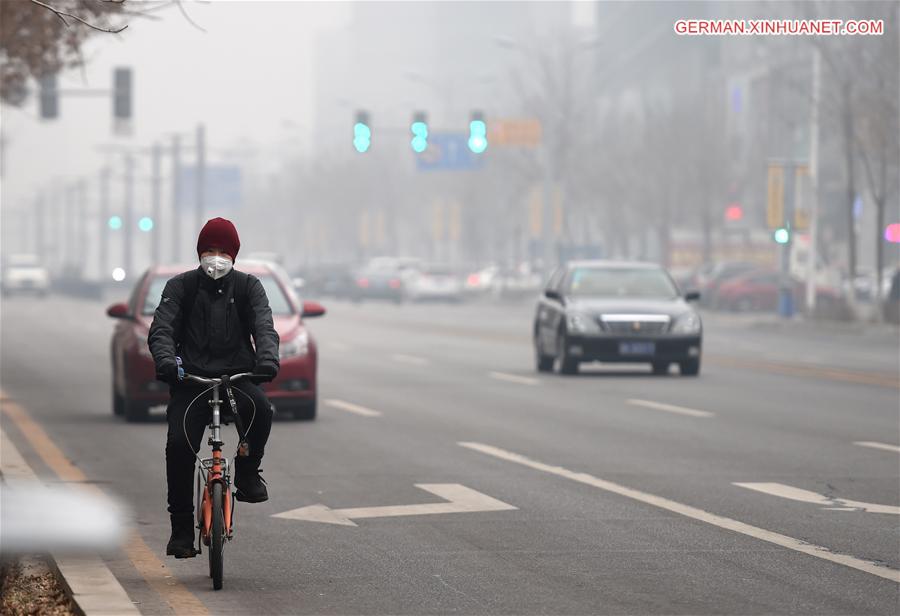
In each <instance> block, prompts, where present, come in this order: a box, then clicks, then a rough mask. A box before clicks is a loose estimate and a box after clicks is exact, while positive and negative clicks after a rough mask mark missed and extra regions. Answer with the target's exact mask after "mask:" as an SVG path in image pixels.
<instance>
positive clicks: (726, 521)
mask: <svg viewBox="0 0 900 616" xmlns="http://www.w3.org/2000/svg"><path fill="white" fill-rule="evenodd" d="M457 444H458V445H459V446H460V447H465V448H466V449H471V450H473V451H478V452H480V453H483V454H485V455H488V456H493V457H495V458H499V459H500V460H506V461H507V462H513V463H515V464H521V465H522V466H525V467H528V468H531V469H534V470H537V471H541V472H544V473H550V474H551V475H556V476H558V477H564V478H566V479H569V480H571V481H577V482H578V483H583V484H585V485H589V486H592V487H595V488H597V489H600V490H605V491H606V492H612V493H613V494H618V495H620V496H624V497H626V498H630V499H632V500H636V501H638V502H641V503H644V504H647V505H651V506H653V507H658V508H660V509H664V510H666V511H671V512H672V513H677V514H678V515H683V516H686V517H688V518H691V519H693V520H698V521H700V522H705V523H706V524H711V525H712V526H717V527H719V528H724V529H726V530H730V531H734V532H736V533H741V534H742V535H747V536H748V537H753V538H755V539H759V540H761V541H766V542H768V543H772V544H774V545H779V546H781V547H783V548H787V549H789V550H794V551H795V552H800V553H801V554H806V555H808V556H815V557H816V558H821V559H822V560H827V561H829V562H833V563H837V564H839V565H844V566H845V567H851V568H853V569H856V570H858V571H863V572H864V573H869V574H871V575H876V576H878V577H881V578H884V579H887V580H891V581H892V582H897V583H900V571H897V570H896V569H891V568H889V567H884V566H882V565H879V564H878V563H874V562H872V561H869V560H863V559H861V558H856V557H855V556H849V555H847V554H836V553H834V552H832V551H831V550H829V549H828V548H824V547H822V546H819V545H815V544H812V543H807V542H805V541H800V540H799V539H794V538H793V537H788V536H787V535H782V534H780V533H775V532H772V531H770V530H766V529H764V528H759V527H758V526H751V525H750V524H746V523H744V522H741V521H739V520H733V519H731V518H726V517H724V516H721V515H716V514H714V513H710V512H708V511H704V510H703V509H698V508H697V507H691V506H690V505H685V504H683V503H679V502H677V501H673V500H669V499H668V498H663V497H661V496H656V495H654V494H648V493H647V492H641V491H640V490H635V489H634V488H629V487H627V486H623V485H621V484H618V483H613V482H612V481H607V480H605V479H601V478H599V477H594V476H593V475H589V474H587V473H576V472H575V471H570V470H569V469H567V468H563V467H561V466H553V465H550V464H544V463H543V462H538V461H537V460H532V459H531V458H527V457H525V456H523V455H521V454H518V453H513V452H512V451H506V450H505V449H500V448H499V447H494V446H492V445H484V444H482V443H457Z"/></svg>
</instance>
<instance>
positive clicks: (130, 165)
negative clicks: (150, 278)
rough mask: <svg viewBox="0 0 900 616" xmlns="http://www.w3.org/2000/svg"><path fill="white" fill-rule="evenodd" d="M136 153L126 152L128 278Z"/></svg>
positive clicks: (125, 248)
mask: <svg viewBox="0 0 900 616" xmlns="http://www.w3.org/2000/svg"><path fill="white" fill-rule="evenodd" d="M133 226H134V155H132V154H131V153H127V154H125V217H124V221H123V224H122V229H123V235H122V242H123V243H124V246H123V249H124V255H125V259H124V265H123V268H124V269H125V277H126V278H128V277H129V276H131V274H132V250H131V249H132V243H133V242H132V238H133V236H134V232H133V229H132V227H133Z"/></svg>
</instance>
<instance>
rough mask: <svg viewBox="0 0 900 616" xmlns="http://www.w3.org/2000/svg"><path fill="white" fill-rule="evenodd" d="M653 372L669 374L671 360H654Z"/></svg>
mask: <svg viewBox="0 0 900 616" xmlns="http://www.w3.org/2000/svg"><path fill="white" fill-rule="evenodd" d="M652 365H653V374H669V362H667V361H655V362H653V364H652Z"/></svg>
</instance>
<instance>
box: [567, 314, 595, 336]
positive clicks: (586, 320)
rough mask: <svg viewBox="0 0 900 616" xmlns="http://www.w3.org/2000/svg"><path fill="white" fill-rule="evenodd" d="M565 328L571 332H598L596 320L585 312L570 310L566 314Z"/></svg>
mask: <svg viewBox="0 0 900 616" xmlns="http://www.w3.org/2000/svg"><path fill="white" fill-rule="evenodd" d="M566 330H567V331H569V332H571V333H573V334H599V333H601V329H600V326H599V325H598V324H597V321H596V320H595V319H593V318H592V317H590V316H589V315H586V314H581V313H579V312H570V313H569V314H567V315H566Z"/></svg>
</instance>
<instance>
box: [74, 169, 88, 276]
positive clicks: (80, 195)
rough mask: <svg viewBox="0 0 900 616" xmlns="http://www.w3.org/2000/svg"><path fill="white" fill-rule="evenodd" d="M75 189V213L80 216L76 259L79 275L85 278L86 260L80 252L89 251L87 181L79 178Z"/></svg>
mask: <svg viewBox="0 0 900 616" xmlns="http://www.w3.org/2000/svg"><path fill="white" fill-rule="evenodd" d="M75 190H76V199H77V203H78V207H77V210H76V213H75V215H76V216H77V217H78V226H77V229H78V251H77V252H76V255H75V260H76V263H77V264H78V270H79V272H80V274H79V275H80V277H81V278H82V279H84V278H86V275H85V262H84V261H83V260H82V259H80V258H79V255H78V253H80V252H82V251H84V252H87V247H88V244H89V240H88V233H87V210H88V207H87V182H86V181H85V180H84V179H81V180H79V181H78V186H77V187H76V189H75Z"/></svg>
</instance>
